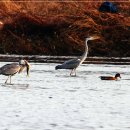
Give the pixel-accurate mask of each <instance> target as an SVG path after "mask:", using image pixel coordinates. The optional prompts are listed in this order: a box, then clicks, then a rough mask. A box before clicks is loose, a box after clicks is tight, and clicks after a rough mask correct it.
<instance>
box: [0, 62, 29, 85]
mask: <svg viewBox="0 0 130 130" xmlns="http://www.w3.org/2000/svg"><path fill="white" fill-rule="evenodd" d="M25 67H26V69H27V75H28V74H29V68H30V65H29V63H28V62H27V61H26V60H21V61H20V62H19V63H12V64H6V65H4V66H2V67H1V68H0V74H2V75H5V76H8V78H7V80H6V81H5V83H7V81H8V79H9V77H10V84H11V76H13V75H15V74H16V73H21V72H22V71H23V69H24V68H25Z"/></svg>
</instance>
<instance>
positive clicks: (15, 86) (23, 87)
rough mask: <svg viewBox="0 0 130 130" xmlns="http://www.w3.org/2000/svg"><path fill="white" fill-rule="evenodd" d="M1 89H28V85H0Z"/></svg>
mask: <svg viewBox="0 0 130 130" xmlns="http://www.w3.org/2000/svg"><path fill="white" fill-rule="evenodd" d="M1 86H3V87H8V88H12V89H23V90H24V89H28V88H29V84H1Z"/></svg>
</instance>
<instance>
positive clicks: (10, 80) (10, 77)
mask: <svg viewBox="0 0 130 130" xmlns="http://www.w3.org/2000/svg"><path fill="white" fill-rule="evenodd" d="M10 84H11V76H10Z"/></svg>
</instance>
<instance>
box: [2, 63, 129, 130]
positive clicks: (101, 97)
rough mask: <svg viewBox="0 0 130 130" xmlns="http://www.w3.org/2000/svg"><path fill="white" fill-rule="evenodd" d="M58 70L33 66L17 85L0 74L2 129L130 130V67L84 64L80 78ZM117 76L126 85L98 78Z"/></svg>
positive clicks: (50, 65) (40, 65)
mask: <svg viewBox="0 0 130 130" xmlns="http://www.w3.org/2000/svg"><path fill="white" fill-rule="evenodd" d="M4 64H7V63H4V62H3V63H0V66H2V65H4ZM56 65H57V64H53V63H51V64H47V63H36V64H35V63H31V72H30V77H29V78H28V77H26V73H25V72H24V73H22V74H17V75H16V76H14V77H12V83H13V85H4V82H5V80H6V78H7V77H5V76H2V75H0V77H1V78H0V130H130V102H129V99H130V71H129V70H130V65H105V64H104V65H99V64H98V65H97V64H95V65H93V64H89V65H87V64H84V65H82V66H80V67H79V68H78V69H77V77H70V76H69V73H70V71H66V70H57V71H56V70H55V69H54V68H55V66H56ZM116 72H119V73H121V76H122V80H120V81H101V80H100V78H99V76H101V75H115V73H116Z"/></svg>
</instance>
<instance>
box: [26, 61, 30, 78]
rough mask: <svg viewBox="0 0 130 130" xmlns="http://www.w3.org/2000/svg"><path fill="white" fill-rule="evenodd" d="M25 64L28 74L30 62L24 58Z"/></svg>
mask: <svg viewBox="0 0 130 130" xmlns="http://www.w3.org/2000/svg"><path fill="white" fill-rule="evenodd" d="M25 65H26V71H27V76H29V72H30V64H29V63H28V62H27V61H26V60H25Z"/></svg>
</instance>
